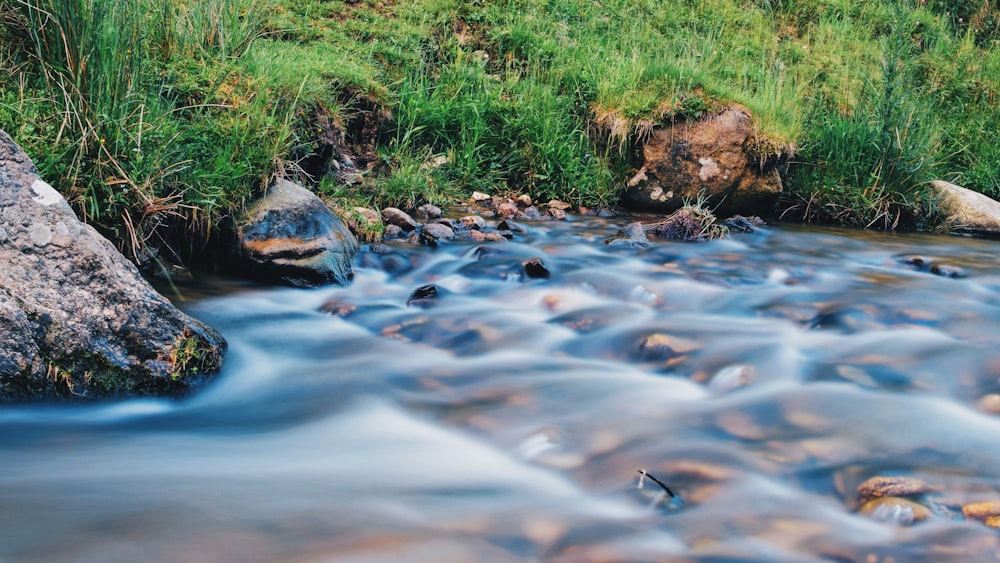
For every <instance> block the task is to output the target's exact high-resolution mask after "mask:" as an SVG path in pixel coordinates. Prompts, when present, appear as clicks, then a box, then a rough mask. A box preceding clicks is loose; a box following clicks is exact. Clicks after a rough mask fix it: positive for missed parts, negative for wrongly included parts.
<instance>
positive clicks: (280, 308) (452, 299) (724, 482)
mask: <svg viewBox="0 0 1000 563" xmlns="http://www.w3.org/2000/svg"><path fill="white" fill-rule="evenodd" d="M626 222H627V219H624V218H623V219H596V218H580V217H571V220H570V221H567V222H551V223H533V224H529V225H528V227H529V229H530V232H529V233H527V234H520V235H518V236H517V237H516V238H515V239H514V241H512V242H511V243H508V244H491V245H483V244H482V243H473V242H454V243H450V244H442V245H441V246H440V247H438V248H436V249H432V248H428V247H419V246H410V245H406V244H403V243H398V244H390V245H388V248H387V249H382V252H381V254H379V253H375V252H371V251H370V250H368V249H367V248H366V249H365V250H363V251H362V253H361V254H360V255H359V257H358V258H357V259H356V278H355V280H354V283H353V284H352V285H350V286H349V287H346V288H336V287H334V288H322V289H314V290H297V289H284V288H267V287H263V286H256V285H249V284H245V283H236V282H231V281H226V280H205V281H202V283H201V285H199V286H197V287H194V286H188V287H182V288H181V291H182V293H183V294H184V296H185V297H186V300H184V301H179V304H180V305H181V306H182V307H184V308H185V309H187V310H188V311H189V312H191V313H192V314H194V315H196V316H198V317H200V318H202V319H204V320H205V321H207V322H209V323H210V324H212V325H214V326H215V327H217V328H218V329H219V330H220V331H221V332H222V333H223V334H224V335H225V336H226V338H227V339H228V340H229V342H230V351H229V353H228V356H227V362H226V365H225V368H224V370H223V372H222V373H221V374H220V375H219V376H218V377H217V378H216V379H215V380H214V382H212V383H211V384H209V385H206V386H204V387H203V388H201V389H199V390H198V391H197V392H196V393H195V394H194V395H193V396H191V397H189V398H187V399H184V400H182V401H176V402H173V401H159V400H131V401H121V402H115V403H102V404H95V405H81V404H73V405H52V406H37V405H36V406H26V407H10V406H8V407H4V408H3V409H0V561H5V562H8V561H9V562H29V561H31V562H34V561H44V562H62V561H85V562H90V561H93V562H115V561H157V562H210V561H247V562H251V561H268V562H270V561H277V562H314V561H352V562H354V561H357V562H362V561H363V562H373V561H420V562H423V561H428V562H452V561H456V562H457V561H500V562H503V561H567V562H570V561H574V562H575V561H581V562H583V561H678V562H680V561H699V562H709V561H713V562H714V561H794V562H808V561H863V562H869V561H871V562H890V561H896V562H902V561H928V562H932V561H933V562H939V561H963V562H964V561H994V560H998V559H1000V531H998V530H997V529H995V528H991V527H989V526H988V525H986V524H985V523H984V522H982V521H979V520H976V519H975V517H969V518H966V516H965V515H964V514H963V510H962V509H963V507H966V506H968V505H970V504H973V503H979V502H986V501H1000V414H996V413H1000V242H996V241H986V240H973V239H964V238H956V237H942V236H930V235H905V236H904V235H887V234H877V233H868V232H852V231H841V230H832V229H830V230H820V229H802V228H797V227H765V228H764V229H762V230H761V231H760V232H758V233H754V234H736V235H734V236H733V237H732V238H731V239H729V240H725V241H717V242H710V243H683V242H668V241H655V240H654V241H653V243H652V244H651V245H650V246H649V247H646V248H631V247H626V246H609V245H606V244H604V241H605V240H606V239H608V238H609V237H611V236H612V235H614V234H615V232H616V231H617V230H618V229H619V228H620V227H622V226H623V225H624V224H625V223H626ZM914 256H920V257H923V259H922V264H919V263H918V262H921V261H920V260H916V259H914ZM533 257H539V258H541V260H542V262H543V263H544V264H545V266H546V267H547V269H548V270H549V271H550V273H551V277H549V278H548V279H533V278H529V277H527V276H525V275H524V271H523V268H522V263H523V262H524V261H526V260H528V259H530V258H533ZM953 276H954V277H953ZM426 284H436V286H437V287H438V288H439V293H438V295H437V296H436V297H434V298H430V299H424V300H418V301H416V302H414V303H411V304H409V305H408V304H407V302H408V300H409V298H410V296H411V294H412V293H413V292H414V291H415V290H416V289H417V288H419V287H421V286H424V285H426ZM324 311H329V312H324ZM991 413H992V414H991ZM640 470H645V471H648V472H649V474H650V475H651V476H653V477H655V478H656V479H658V480H660V481H661V482H662V483H663V484H664V485H666V486H667V487H669V488H670V490H671V491H672V492H674V493H675V494H676V495H677V496H676V497H673V498H670V497H669V496H668V495H667V494H666V492H665V491H664V490H663V489H662V488H661V487H660V486H659V485H657V484H656V483H655V482H653V480H652V479H649V478H646V479H643V480H642V481H643V487H642V488H641V489H640V488H639V486H638V485H639V482H640V478H639V477H640V475H639V473H638V472H639V471H640ZM872 477H901V478H906V479H905V480H903V481H906V482H917V483H921V484H922V486H923V489H922V490H921V491H920V492H919V494H909V495H907V494H899V492H898V491H896V492H894V493H893V494H892V495H890V496H905V497H906V498H905V499H902V500H899V499H897V500H894V501H890V502H886V503H885V504H884V505H882V506H877V507H875V508H871V507H869V508H867V509H864V510H862V509H861V503H862V500H863V499H859V495H858V493H857V489H858V487H859V485H861V484H862V483H863V482H865V481H866V480H868V479H870V478H872ZM880 502H881V501H880ZM907 503H909V504H907ZM984 519H985V518H984ZM992 523H994V524H997V522H996V521H995V520H994V521H993V522H992Z"/></svg>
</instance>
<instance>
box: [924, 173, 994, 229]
mask: <svg viewBox="0 0 1000 563" xmlns="http://www.w3.org/2000/svg"><path fill="white" fill-rule="evenodd" d="M931 190H933V191H934V194H935V198H936V200H937V206H938V209H939V210H940V211H941V213H943V214H944V215H945V226H946V227H947V228H948V229H949V230H951V231H954V232H959V233H971V234H984V235H994V236H997V235H1000V202H998V201H996V200H994V199H991V198H989V197H987V196H985V195H983V194H981V193H977V192H974V191H972V190H969V189H966V188H963V187H962V186H959V185H956V184H952V183H950V182H944V181H941V180H935V181H933V182H931Z"/></svg>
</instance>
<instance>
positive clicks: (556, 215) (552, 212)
mask: <svg viewBox="0 0 1000 563" xmlns="http://www.w3.org/2000/svg"><path fill="white" fill-rule="evenodd" d="M548 213H549V217H552V218H553V219H554V220H556V221H565V220H566V212H565V211H563V210H562V209H556V208H554V207H550V208H549V211H548Z"/></svg>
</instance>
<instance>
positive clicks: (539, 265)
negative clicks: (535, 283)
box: [522, 258, 552, 280]
mask: <svg viewBox="0 0 1000 563" xmlns="http://www.w3.org/2000/svg"><path fill="white" fill-rule="evenodd" d="M522 266H523V267H524V274H525V275H526V276H528V277H529V278H535V279H546V280H547V279H549V277H550V276H551V275H552V273H551V272H549V269H548V268H546V267H545V263H544V262H542V259H541V258H531V259H530V260H527V261H525V262H524V264H522Z"/></svg>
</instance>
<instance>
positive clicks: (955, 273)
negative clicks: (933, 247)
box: [930, 264, 968, 278]
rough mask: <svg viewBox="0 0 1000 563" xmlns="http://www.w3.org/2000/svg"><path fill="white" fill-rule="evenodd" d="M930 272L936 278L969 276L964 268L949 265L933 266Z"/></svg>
mask: <svg viewBox="0 0 1000 563" xmlns="http://www.w3.org/2000/svg"><path fill="white" fill-rule="evenodd" d="M930 272H931V273H932V274H934V275H935V276H941V277H945V278H964V277H965V276H967V275H968V274H966V273H965V270H963V269H962V268H959V267H958V266H949V265H948V264H931V267H930Z"/></svg>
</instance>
